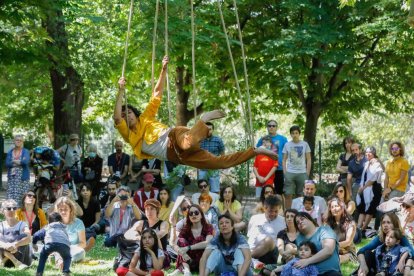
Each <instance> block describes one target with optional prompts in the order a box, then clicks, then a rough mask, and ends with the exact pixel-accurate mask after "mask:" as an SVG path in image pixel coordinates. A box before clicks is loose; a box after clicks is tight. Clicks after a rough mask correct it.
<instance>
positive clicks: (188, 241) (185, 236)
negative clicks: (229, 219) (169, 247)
mask: <svg viewBox="0 0 414 276" xmlns="http://www.w3.org/2000/svg"><path fill="white" fill-rule="evenodd" d="M213 231H214V228H213V226H212V225H211V224H205V225H203V229H202V230H201V234H200V236H198V237H194V236H193V232H192V231H191V227H184V228H183V230H182V231H181V232H180V234H179V235H178V241H177V245H178V246H179V247H186V246H189V245H194V244H196V243H199V242H203V241H205V240H206V238H207V236H209V235H213ZM203 253H204V249H197V250H189V251H187V255H188V256H190V258H191V260H190V261H184V259H183V257H182V256H181V255H178V257H177V269H180V270H182V269H183V263H184V262H185V263H187V264H188V265H189V266H190V270H191V271H193V272H198V271H199V263H200V259H201V256H202V255H203Z"/></svg>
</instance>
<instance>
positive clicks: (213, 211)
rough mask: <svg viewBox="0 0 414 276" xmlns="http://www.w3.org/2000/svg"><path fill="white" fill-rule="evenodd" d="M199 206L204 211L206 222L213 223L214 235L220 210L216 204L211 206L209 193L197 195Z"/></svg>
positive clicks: (216, 230) (217, 229)
mask: <svg viewBox="0 0 414 276" xmlns="http://www.w3.org/2000/svg"><path fill="white" fill-rule="evenodd" d="M198 200H199V202H200V207H201V209H202V210H203V212H204V216H205V217H206V220H207V222H208V223H210V224H211V225H213V227H214V236H215V234H217V233H218V231H219V228H218V217H219V216H220V212H219V210H218V209H217V207H216V206H212V205H211V203H212V202H213V199H212V198H211V196H210V195H209V194H202V195H200V197H199V199H198Z"/></svg>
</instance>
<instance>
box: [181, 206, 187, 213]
mask: <svg viewBox="0 0 414 276" xmlns="http://www.w3.org/2000/svg"><path fill="white" fill-rule="evenodd" d="M188 209H189V207H182V208H181V211H183V212H185V211H187V210H188Z"/></svg>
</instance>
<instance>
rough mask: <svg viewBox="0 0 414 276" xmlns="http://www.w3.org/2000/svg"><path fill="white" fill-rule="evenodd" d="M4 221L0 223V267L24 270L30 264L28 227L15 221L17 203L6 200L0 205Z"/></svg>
mask: <svg viewBox="0 0 414 276" xmlns="http://www.w3.org/2000/svg"><path fill="white" fill-rule="evenodd" d="M1 209H2V211H3V214H4V218H5V220H4V221H2V222H0V262H1V263H0V265H1V266H6V267H9V266H14V267H16V268H18V269H26V268H27V267H28V266H29V265H31V263H32V257H31V253H30V246H29V244H30V242H31V239H32V236H31V235H30V230H29V227H27V224H26V223H25V222H23V221H18V220H17V219H16V210H17V202H16V201H15V200H13V199H6V200H5V201H3V203H2V204H1Z"/></svg>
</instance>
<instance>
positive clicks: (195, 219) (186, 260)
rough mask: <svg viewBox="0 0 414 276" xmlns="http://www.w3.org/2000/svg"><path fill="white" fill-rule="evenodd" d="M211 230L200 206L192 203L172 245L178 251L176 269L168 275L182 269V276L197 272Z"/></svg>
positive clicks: (177, 272)
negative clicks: (182, 226) (175, 241)
mask: <svg viewBox="0 0 414 276" xmlns="http://www.w3.org/2000/svg"><path fill="white" fill-rule="evenodd" d="M213 232H214V229H213V226H212V225H211V224H209V223H208V222H207V220H206V218H205V217H204V213H203V210H201V208H200V206H198V205H192V206H191V207H190V209H189V211H188V214H187V218H186V224H185V226H184V228H183V229H182V230H181V232H180V235H179V236H178V240H177V244H176V245H174V246H173V247H174V250H175V251H176V252H177V253H178V257H177V266H176V267H177V269H176V270H175V271H174V272H173V273H172V274H170V275H178V274H179V273H180V271H183V272H184V276H191V275H192V274H191V272H198V271H199V262H200V259H201V256H202V255H203V252H204V249H205V248H206V246H207V244H208V243H209V242H210V240H211V239H212V238H213Z"/></svg>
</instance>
